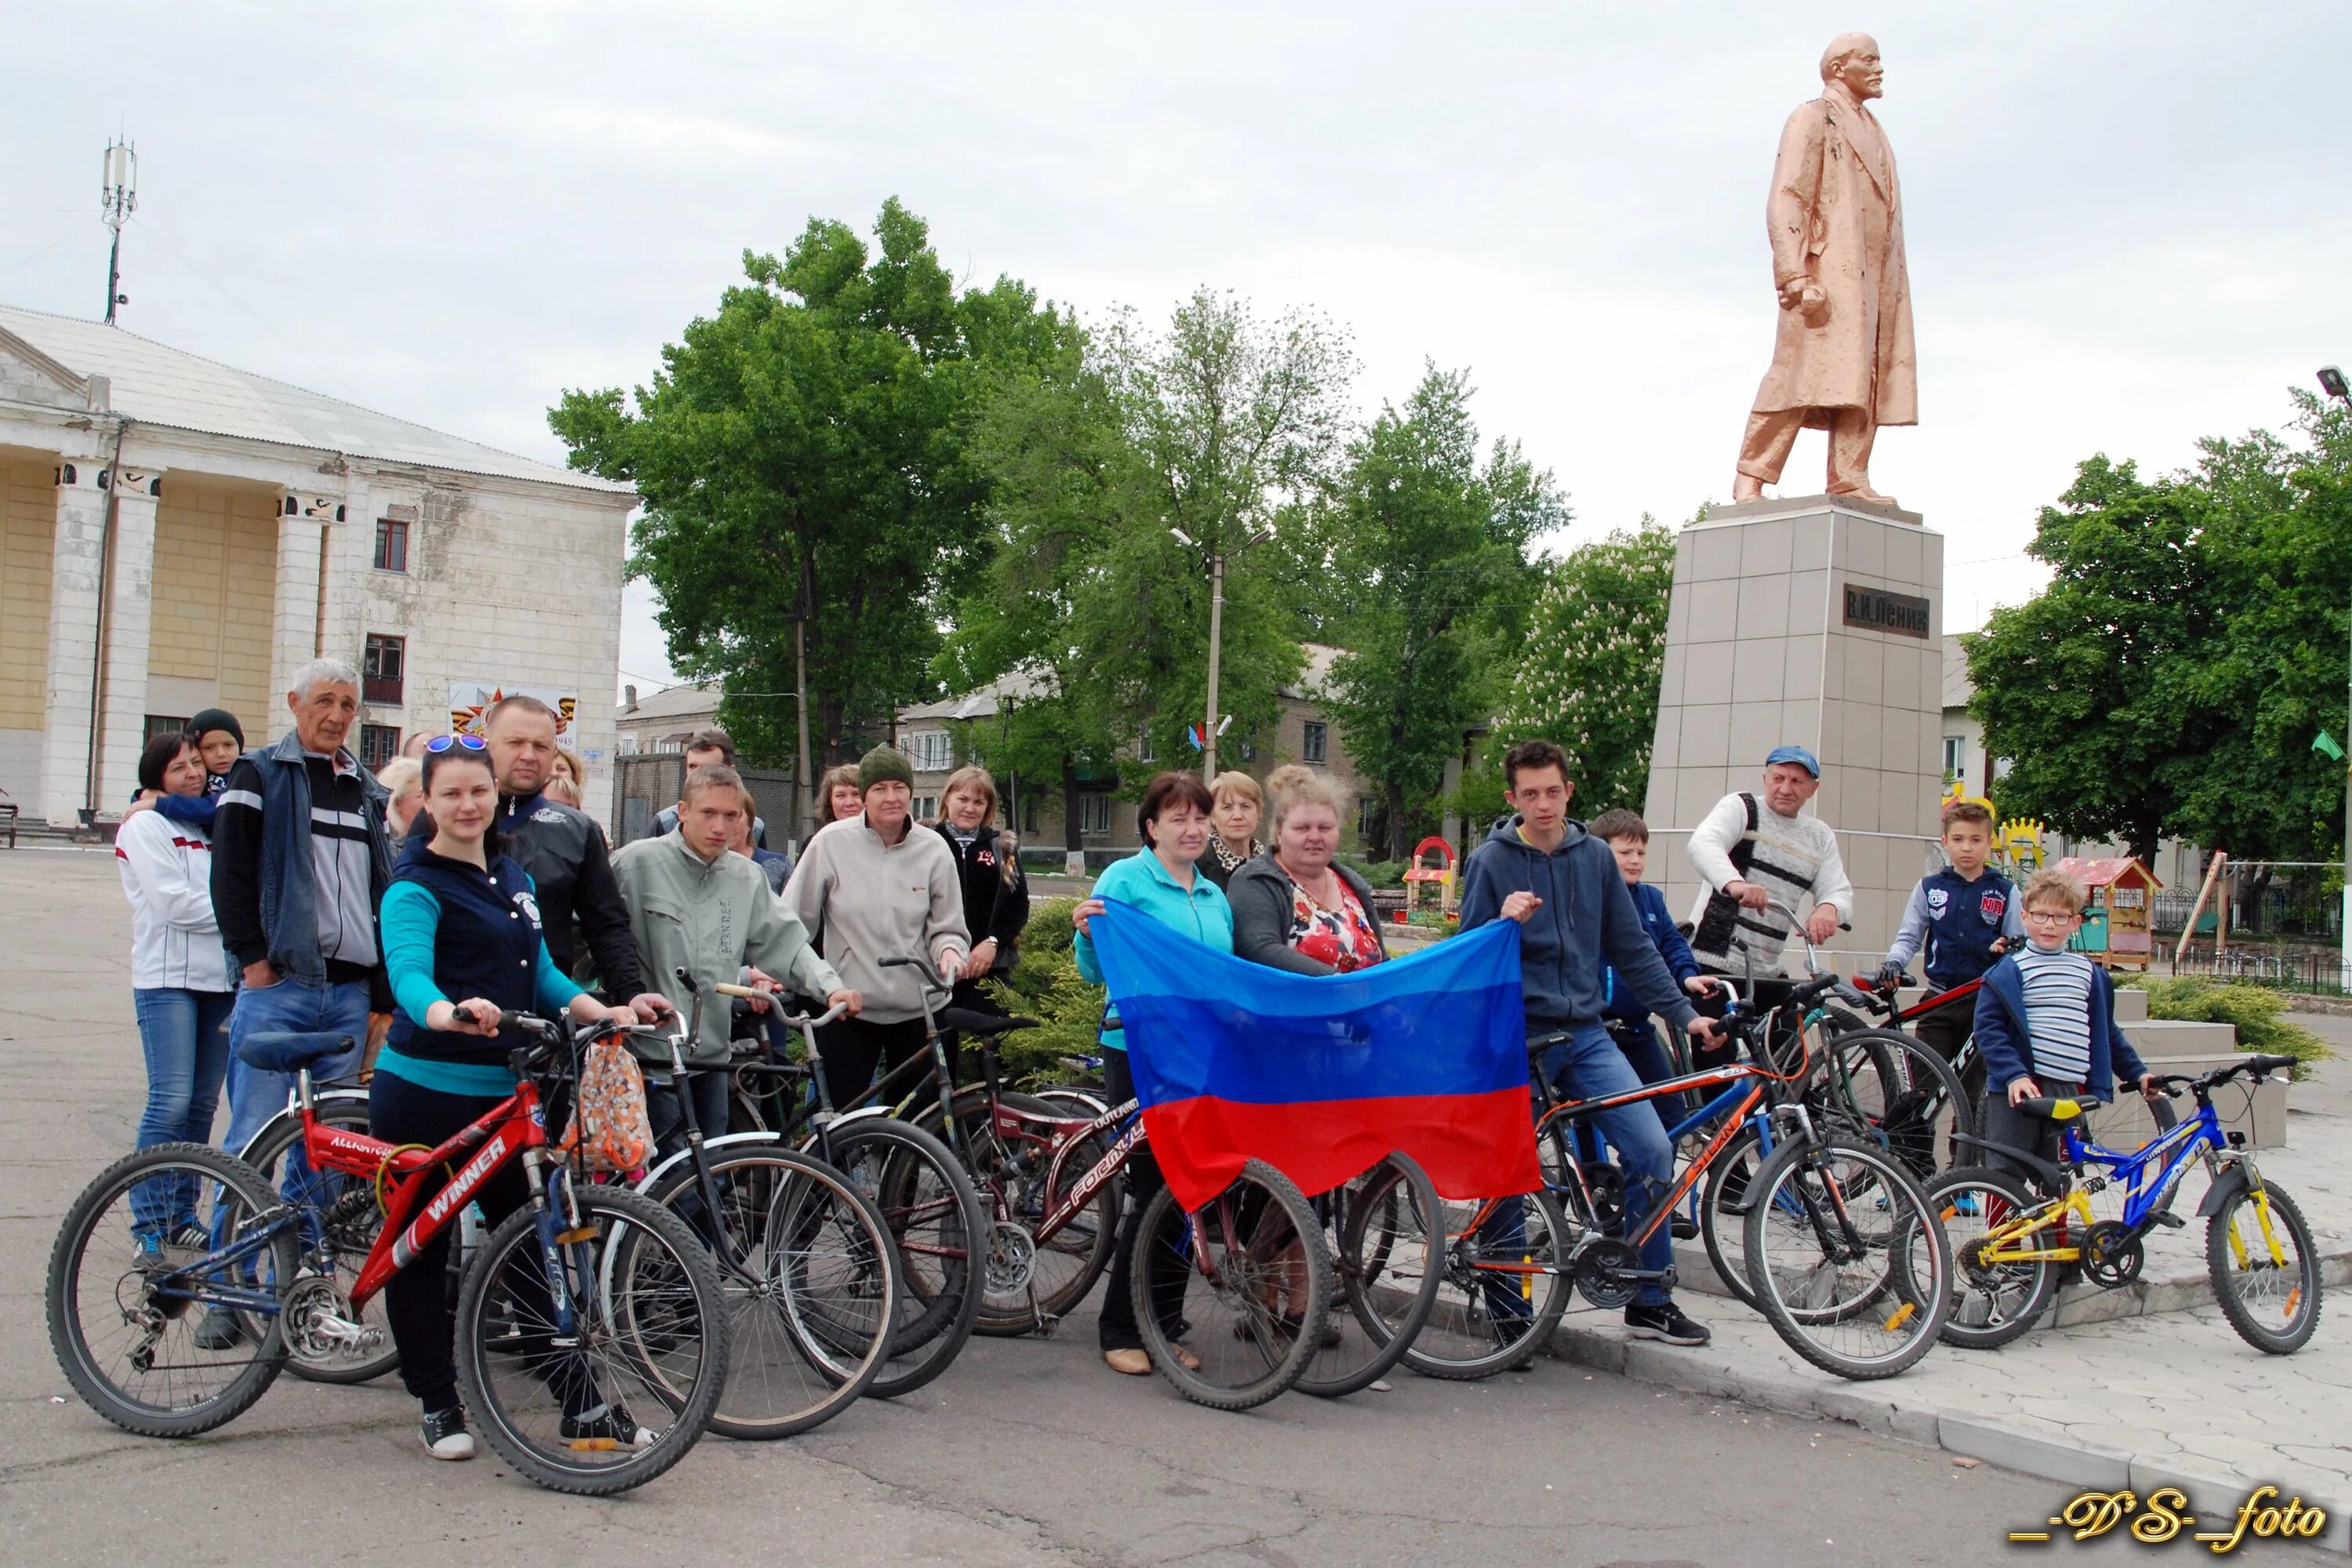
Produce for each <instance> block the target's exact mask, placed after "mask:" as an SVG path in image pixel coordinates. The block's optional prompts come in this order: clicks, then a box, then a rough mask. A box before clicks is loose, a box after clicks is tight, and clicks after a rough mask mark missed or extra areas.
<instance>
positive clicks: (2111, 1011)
mask: <svg viewBox="0 0 2352 1568" xmlns="http://www.w3.org/2000/svg"><path fill="white" fill-rule="evenodd" d="M2088 898H2089V895H2088V894H2087V893H2086V892H2085V891H2084V888H2083V884H2082V883H2080V882H2078V881H2076V880H2075V879H2074V878H2072V877H2070V876H2068V875H2066V873H2065V872H2063V871H2060V870H2056V869H2050V870H2042V871H2036V872H2035V873H2034V874H2033V875H2032V877H2031V878H2029V879H2027V880H2026V883H2025V891H2024V894H2023V897H2022V899H2021V902H2022V903H2023V904H2024V906H2025V945H2024V946H2023V947H2021V948H2019V949H2017V950H2016V951H2015V952H2011V953H2010V954H2009V955H2008V956H2006V957H2004V958H2003V959H2002V960H2001V961H2000V963H1996V964H1994V965H1993V966H1992V968H1991V969H1990V970H1988V971H1987V972H1986V973H1985V980H1984V989H1983V990H1981V991H1979V993H1977V1019H1976V1036H1977V1049H1978V1051H1979V1052H1980V1053H1981V1054H1982V1055H1983V1057H1984V1060H1985V1100H1984V1137H1985V1138H1986V1140H1987V1141H1989V1142H1994V1143H2000V1144H2005V1145H2007V1146H2008V1147H2011V1148H2013V1149H2022V1150H2024V1151H2026V1152H2029V1153H2032V1154H2035V1155H2038V1156H2040V1157H2041V1158H2042V1159H2044V1160H2054V1159H2055V1158H2056V1157H2057V1152H2058V1124H2057V1123H2056V1122H2054V1121H2050V1120H2049V1119H2048V1118H2046V1117H2040V1116H2028V1115H2026V1114H2025V1113H2024V1112H2022V1111H2021V1110H2017V1109H2016V1107H2017V1104H2018V1102H2019V1101H2020V1100H2031V1099H2034V1098H2037V1097H2040V1096H2043V1095H2048V1096H2052V1097H2054V1098H2062V1099H2063V1098H2070V1097H2076V1096H2080V1097H2084V1098H2087V1099H2091V1100H2101V1101H2105V1100H2111V1099H2113V1098H2114V1095H2113V1092H2112V1091H2111V1090H2110V1089H2108V1087H2107V1086H2108V1085H2110V1084H2115V1083H2122V1084H2137V1086H2138V1088H2139V1090H2140V1092H2141V1093H2142V1094H2144V1095H2146V1096H2147V1098H2148V1099H2150V1100H2154V1099H2155V1098H2156V1097H2157V1096H2158V1093H2160V1092H2161V1091H2160V1090H2158V1089H2157V1087H2156V1080H2155V1079H2154V1078H2153V1077H2151V1076H2150V1075H2149V1073H2148V1070H2147V1065H2146V1064H2145V1063H2143V1062H2142V1061H2141V1060H2140V1059H2139V1053H2138V1052H2137V1051H2136V1050H2134V1049H2132V1043H2131V1041H2129V1040H2128V1039H2126V1038H2125V1037H2124V1032H2123V1030H2122V1029H2120V1028H2118V1027H2117V1026H2116V1005H2115V1004H2116V983H2115V982H2114V981H2113V980H2111V979H2110V978H2108V975H2107V972H2106V971H2105V970H2104V969H2102V968H2100V967H2099V966H2098V965H2096V964H2095V963H2092V962H2091V961H2090V960H2089V959H2087V958H2084V956H2083V955H2082V954H2081V953H2079V952H2068V951H2067V949H2066V942H2067V939H2068V938H2069V937H2072V936H2073V935H2074V932H2075V931H2076V930H2077V928H2079V927H2080V926H2081V925H2082V923H2083V906H2084V903H2085V902H2086V901H2087V900H2088ZM1995 1163H1996V1164H1999V1165H2001V1166H2003V1167H2004V1168H2006V1169H2009V1170H2011V1171H2013V1172H2015V1173H2017V1174H2019V1175H2021V1176H2023V1175H2026V1174H2028V1173H2027V1172H2026V1171H2025V1169H2024V1168H2023V1167H2021V1166H2020V1165H2019V1164H2018V1163H2016V1162H2014V1161H2007V1160H1996V1161H1995Z"/></svg>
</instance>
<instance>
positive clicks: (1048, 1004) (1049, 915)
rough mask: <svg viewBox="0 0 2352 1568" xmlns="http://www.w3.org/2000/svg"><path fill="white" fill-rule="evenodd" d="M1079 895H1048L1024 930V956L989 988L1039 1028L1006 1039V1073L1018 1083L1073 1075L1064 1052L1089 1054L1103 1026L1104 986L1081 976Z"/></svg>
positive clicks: (1093, 1050)
mask: <svg viewBox="0 0 2352 1568" xmlns="http://www.w3.org/2000/svg"><path fill="white" fill-rule="evenodd" d="M1077 905H1078V900H1076V899H1045V900H1041V901H1040V902H1039V903H1038V904H1037V905H1036V906H1035V907H1034V909H1033V910H1030V913H1029V923H1028V925H1027V926H1025V927H1024V928H1023V930H1022V932H1021V959H1020V962H1019V963H1015V964H1014V965H1013V972H1012V973H1010V974H1008V975H1006V976H1005V977H1004V978H1003V980H1001V981H996V982H993V983H992V984H991V986H990V990H991V992H992V994H994V996H995V997H996V1000H997V1003H998V1005H1001V1006H1003V1008H1005V1009H1006V1010H1007V1011H1009V1012H1013V1013H1017V1014H1019V1015H1020V1016H1023V1017H1024V1018H1034V1019H1036V1020H1037V1022H1038V1024H1039V1027H1037V1028H1034V1029H1023V1030H1021V1031H1020V1032H1019V1033H1017V1034H1012V1035H1007V1036H1005V1037H1004V1050H1003V1063H1004V1068H1005V1072H1006V1075H1007V1077H1008V1079H1010V1081H1012V1082H1013V1083H1015V1084H1034V1083H1050V1082H1053V1081H1055V1080H1056V1079H1066V1078H1068V1077H1069V1076H1070V1074H1069V1071H1068V1069H1067V1068H1064V1067H1063V1066H1062V1065H1061V1060H1060V1058H1063V1057H1065V1056H1090V1055H1093V1054H1094V1053H1095V1052H1096V1051H1097V1049H1098V1047H1097V1039H1098V1038H1099V1036H1100V1033H1101V1028H1102V1015H1103V988H1102V987H1101V986H1099V985H1089V984H1087V982H1086V981H1085V980H1083V979H1081V978H1080V977H1079V975H1078V961H1077V956H1076V952H1075V951H1074V948H1073V944H1074V942H1076V937H1077V931H1076V929H1075V928H1074V927H1073V926H1072V925H1071V924H1070V911H1071V910H1075V909H1076V908H1077Z"/></svg>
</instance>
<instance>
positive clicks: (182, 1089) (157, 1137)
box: [131, 987, 236, 1235]
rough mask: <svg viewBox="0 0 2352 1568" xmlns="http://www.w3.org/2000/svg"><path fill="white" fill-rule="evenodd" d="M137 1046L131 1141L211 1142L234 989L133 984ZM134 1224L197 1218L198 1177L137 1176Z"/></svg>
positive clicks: (162, 1228)
mask: <svg viewBox="0 0 2352 1568" xmlns="http://www.w3.org/2000/svg"><path fill="white" fill-rule="evenodd" d="M131 1005H132V1006H133V1008H134V1009H136V1011H137V1013H138V1015H139V1045H140V1048H141V1049H142V1051H144V1052H145V1053H146V1057H147V1109H146V1110H145V1111H144V1112H143V1113H142V1115H141V1116H140V1118H139V1142H137V1143H136V1144H135V1145H134V1147H136V1148H141V1149H152V1148H153V1147H154V1146H155V1145H156V1144H158V1143H209V1142H212V1136H213V1112H214V1111H215V1110H218V1109H219V1108H220V1095H221V1079H222V1076H223V1074H224V1073H226V1070H227V1068H228V1016H229V1009H230V1008H231V1007H233V1006H235V1005H236V993H235V992H233V991H182V990H178V989H173V988H163V987H157V988H153V989H147V990H138V989H134V990H133V991H132V992H131ZM195 1217H196V1180H195V1177H194V1175H193V1174H183V1175H181V1176H179V1177H177V1178H174V1179H173V1180H171V1181H169V1182H166V1181H163V1180H161V1179H158V1180H156V1181H152V1182H142V1183H141V1184H140V1185H139V1187H138V1189H137V1190H136V1191H134V1192H133V1193H132V1194H131V1223H132V1224H133V1225H135V1226H138V1228H139V1230H140V1232H141V1233H142V1235H143V1234H161V1233H163V1232H168V1231H173V1230H177V1229H178V1228H179V1227H180V1226H183V1225H185V1224H188V1223H191V1222H192V1221H194V1219H195Z"/></svg>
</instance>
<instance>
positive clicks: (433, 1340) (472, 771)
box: [368, 736, 652, 1459]
mask: <svg viewBox="0 0 2352 1568" xmlns="http://www.w3.org/2000/svg"><path fill="white" fill-rule="evenodd" d="M434 745H435V746H436V747H438V748H439V750H428V751H427V752H425V776H424V787H425V813H426V814H428V815H422V816H418V818H417V819H416V822H415V825H414V826H413V827H412V829H411V833H410V837H417V836H418V835H423V836H425V838H426V840H427V841H426V842H425V845H424V847H422V849H421V850H420V851H419V852H417V853H414V854H411V855H409V856H407V857H406V858H404V860H403V861H402V863H401V867H400V868H399V870H398V871H396V872H395V873H394V877H393V881H392V885H391V886H390V887H389V888H387V889H384V895H383V909H382V910H381V912H380V914H379V917H378V920H379V923H380V924H381V926H382V928H383V956H384V967H385V969H386V970H387V971H388V972H389V974H390V976H391V980H392V994H393V998H394V1002H395V1003H396V1005H397V1010H396V1011H395V1012H394V1015H393V1020H392V1032H391V1034H390V1035H389V1036H388V1037H386V1038H385V1041H384V1047H383V1052H382V1053H381V1054H380V1055H379V1056H378V1057H377V1058H376V1063H375V1077H374V1079H373V1080H372V1081H371V1082H370V1084H369V1086H368V1127H369V1131H372V1132H373V1133H374V1134H375V1135H376V1136H377V1137H379V1138H382V1139H385V1140H387V1141H388V1142H394V1143H415V1144H422V1145H423V1146H425V1148H428V1149H430V1148H435V1147H437V1146H438V1145H439V1144H440V1143H441V1142H442V1141H443V1140H445V1139H446V1138H448V1137H449V1136H450V1135H452V1134H453V1133H455V1132H457V1131H458V1130H459V1129H461V1128H463V1127H465V1126H466V1125H467V1124H468V1123H470V1122H473V1121H479V1120H480V1119H481V1118H482V1117H484V1116H486V1115H488V1113H489V1112H490V1111H491V1110H495V1109H497V1107H498V1106H499V1102H500V1101H502V1100H506V1099H508V1098H509V1096H511V1095H512V1094H513V1093H514V1089H515V1076H514V1072H513V1069H512V1068H509V1066H508V1065H507V1053H508V1051H509V1048H510V1047H512V1045H513V1044H514V1042H513V1040H512V1039H511V1038H509V1039H500V1038H499V1037H498V1029H499V1014H500V1013H501V1012H516V1013H519V1012H524V1011H530V1012H537V1013H543V1014H547V1015H550V1016H553V1015H556V1014H560V1013H563V1012H567V1011H568V1012H569V1013H570V1014H571V1016H572V1018H573V1019H575V1020H577V1021H578V1022H581V1023H589V1022H592V1021H593V1020H596V1019H601V1018H607V1017H610V1018H618V1019H620V1020H622V1021H624V1022H634V1021H635V1015H634V1014H632V1013H630V1012H629V1011H628V1010H627V1009H626V1008H620V1007H606V1006H604V1005H602V1004H601V1003H599V1002H597V1001H596V1000H595V998H593V997H592V996H590V995H589V994H587V993H585V992H583V991H582V990H581V989H580V987H578V986H577V985H574V984H572V980H571V978H570V976H568V975H566V974H565V973H563V972H562V970H561V969H558V968H557V967H556V966H555V963H554V961H553V960H551V959H550V958H549V957H548V955H547V943H546V942H544V941H542V940H541V936H540V925H539V904H538V900H536V899H535V898H534V897H533V894H532V890H531V881H530V875H529V874H528V873H527V872H525V871H524V870H523V868H521V867H520V866H518V865H516V864H515V863H514V861H512V860H511V859H509V858H507V857H506V856H505V855H504V854H503V853H501V851H500V847H499V844H498V843H497V842H496V841H495V836H494V834H493V832H492V823H493V821H494V820H495V818H496V817H497V815H498V807H499V789H498V784H497V781H496V780H495V779H493V778H492V777H491V774H490V763H489V758H488V755H487V754H486V753H485V752H483V751H482V748H481V742H478V741H475V740H474V739H473V737H471V736H444V737H442V738H441V739H439V740H437V741H436V742H434ZM453 996H459V997H463V998H465V1000H464V1001H462V1002H457V1001H452V1000H451V998H452V997H453ZM475 1201H476V1202H478V1203H479V1204H480V1205H481V1207H482V1213H483V1215H485V1216H486V1217H487V1218H488V1221H489V1223H490V1224H491V1225H493V1226H495V1225H497V1224H498V1222H499V1220H501V1219H503V1218H504V1217H505V1216H506V1215H509V1214H511V1213H513V1212H514V1211H515V1210H516V1209H518V1208H520V1207H521V1206H523V1205H524V1204H526V1203H528V1202H529V1201H530V1188H529V1185H528V1184H527V1183H526V1182H525V1180H524V1178H523V1173H522V1166H521V1165H520V1163H517V1162H513V1161H509V1163H507V1164H506V1165H505V1166H504V1167H503V1168H502V1169H500V1170H499V1173H497V1174H496V1175H494V1176H492V1177H491V1178H490V1179H489V1180H488V1182H485V1183H484V1184H482V1186H481V1187H480V1189H479V1190H478V1192H477V1193H476V1194H475ZM448 1255H449V1233H448V1232H447V1231H446V1230H444V1231H443V1232H442V1233H441V1234H440V1235H439V1236H438V1237H436V1238H435V1239H434V1240H433V1241H432V1242H431V1243H430V1244H429V1245H427V1246H425V1247H419V1248H418V1249H417V1252H416V1256H415V1258H414V1259H413V1260H411V1262H410V1263H409V1265H408V1267H406V1268H403V1269H402V1270H401V1271H400V1272H399V1273H397V1274H395V1275H394V1276H393V1277H392V1279H391V1281H390V1282H389V1283H388V1284H386V1285H385V1286H384V1291H383V1299H384V1320H385V1321H386V1323H387V1324H388V1325H389V1326H390V1328H391V1330H392V1342H393V1343H394V1344H395V1345H397V1346H398V1347H399V1348H400V1380H401V1382H402V1383H403V1384H405V1385H406V1386H407V1389H408V1392H409V1393H410V1394H415V1396H416V1400H417V1403H418V1404H419V1405H423V1406H424V1409H425V1422H424V1426H423V1429H422V1432H421V1434H420V1436H422V1437H423V1439H424V1443H425V1452H426V1453H428V1454H430V1455H432V1456H433V1457H434V1458H436V1459H470V1458H473V1457H474V1438H473V1435H472V1434H471V1433H469V1432H467V1430H466V1417H465V1414H464V1412H463V1411H462V1410H460V1409H459V1407H458V1405H457V1365H456V1360H455V1350H454V1346H453V1343H452V1339H453V1335H454V1333H455V1329H454V1326H453V1324H452V1322H451V1319H450V1311H449V1299H448V1281H447V1270H448ZM574 1381H575V1382H578V1383H579V1392H578V1395H577V1396H576V1397H569V1398H567V1400H566V1405H565V1413H564V1418H563V1427H564V1436H565V1437H566V1438H567V1439H570V1438H573V1437H575V1436H576V1437H581V1438H605V1437H609V1438H613V1439H615V1440H618V1441H620V1442H623V1443H625V1444H628V1445H631V1446H643V1445H644V1444H646V1443H649V1442H651V1441H652V1434H650V1433H647V1432H646V1431H644V1430H643V1429H642V1428H640V1427H638V1426H636V1424H635V1422H633V1421H631V1420H630V1419H629V1416H628V1413H627V1412H626V1411H625V1410H622V1409H621V1408H620V1407H619V1406H617V1405H604V1404H603V1403H602V1401H601V1400H599V1399H597V1397H596V1396H595V1393H594V1390H593V1385H589V1384H586V1383H585V1382H584V1380H574ZM573 1405H579V1408H578V1409H574V1408H572V1406H573Z"/></svg>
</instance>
